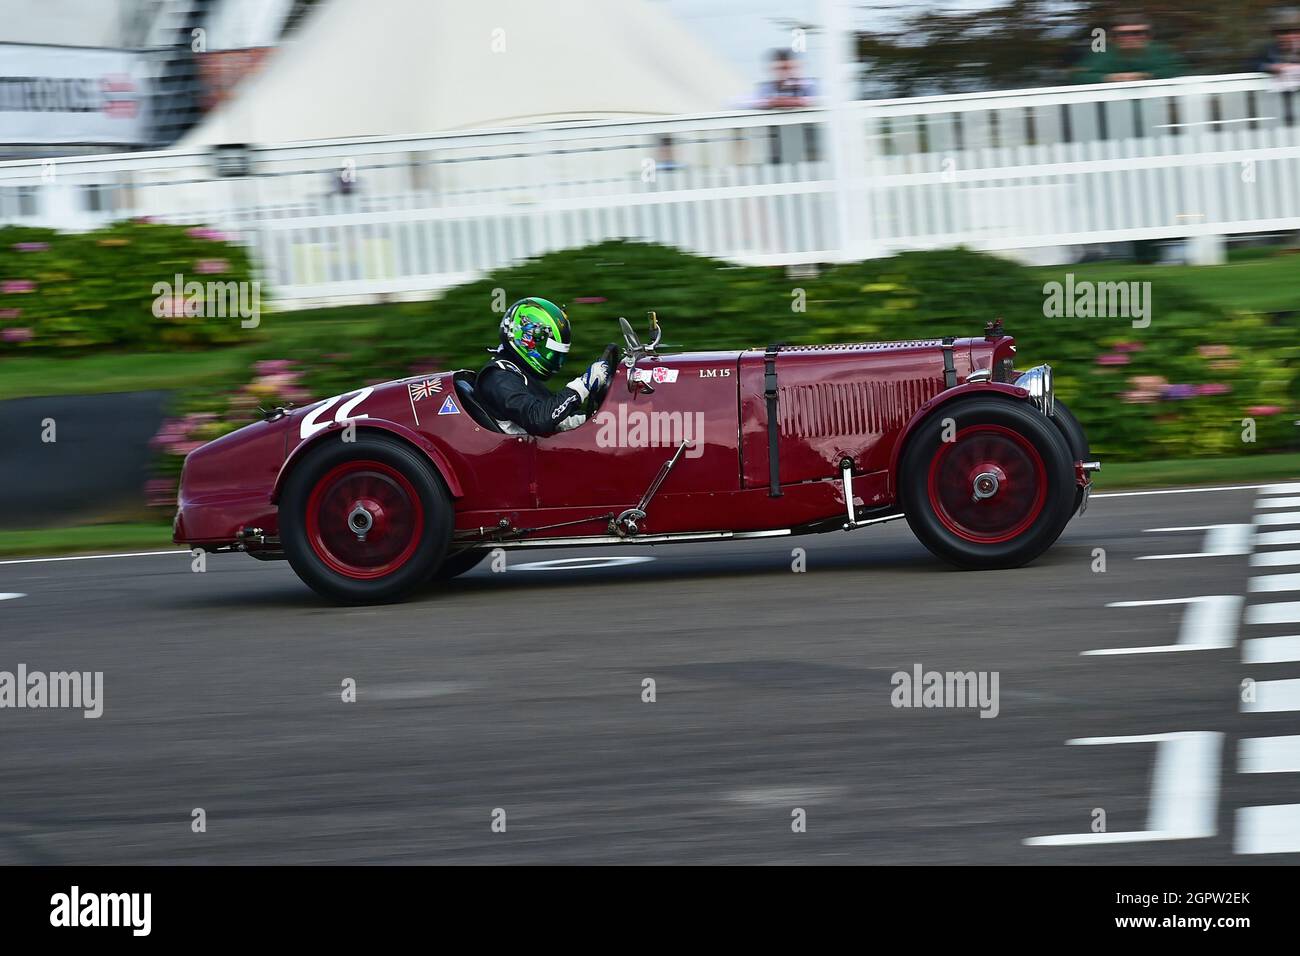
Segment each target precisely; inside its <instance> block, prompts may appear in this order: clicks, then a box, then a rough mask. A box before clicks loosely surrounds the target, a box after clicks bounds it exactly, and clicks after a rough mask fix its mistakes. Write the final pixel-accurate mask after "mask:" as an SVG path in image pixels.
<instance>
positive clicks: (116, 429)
mask: <svg viewBox="0 0 1300 956" xmlns="http://www.w3.org/2000/svg"><path fill="white" fill-rule="evenodd" d="M167 398H168V393H167V392H121V393H118V394H111V395H64V396H58V397H55V398H18V399H13V400H12V401H7V402H0V436H2V438H0V501H2V502H3V504H2V505H0V528H40V527H46V526H50V525H58V524H67V523H69V522H74V521H84V520H86V519H88V518H100V517H107V516H112V515H114V514H120V513H124V512H127V511H137V512H138V511H139V510H141V509H142V507H143V504H144V483H145V481H146V480H147V479H148V477H149V469H150V465H151V462H152V460H153V451H152V449H150V447H149V440H150V439H151V438H153V436H154V435H155V434H156V433H157V431H158V428H159V426H160V425H161V424H162V420H163V417H164V411H165V408H166V403H167ZM46 419H50V420H52V421H53V424H54V429H55V430H54V437H55V441H53V442H45V441H42V440H41V437H42V433H43V432H45V430H46V428H45V426H44V425H43V424H42V423H43V422H44V421H45V420H46Z"/></svg>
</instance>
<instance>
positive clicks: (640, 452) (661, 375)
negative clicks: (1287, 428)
mask: <svg viewBox="0 0 1300 956" xmlns="http://www.w3.org/2000/svg"><path fill="white" fill-rule="evenodd" d="M1014 352H1015V348H1014V341H1013V339H1012V338H1011V337H1010V336H1007V335H1003V334H1001V330H1000V328H999V329H996V330H991V331H990V332H989V334H988V335H986V336H985V337H982V338H962V339H945V340H938V339H936V340H929V341H911V342H889V343H871V344H858V345H824V346H786V347H782V348H781V349H780V350H779V351H778V352H776V353H775V354H774V355H772V356H768V355H765V350H764V349H747V350H741V351H719V352H692V353H683V354H663V355H654V354H651V355H648V356H645V357H641V358H639V360H638V361H637V364H636V365H635V366H634V367H633V368H629V367H628V365H627V364H626V363H620V364H619V366H618V368H617V371H616V374H615V377H614V380H613V383H612V386H611V388H610V391H609V392H608V394H607V396H606V397H605V398H604V399H603V403H602V405H601V407H600V410H599V415H598V416H596V418H595V420H591V421H588V422H587V423H586V424H584V425H582V426H580V427H578V428H576V429H573V430H571V431H567V432H563V433H560V434H556V435H553V436H549V437H543V438H534V437H531V436H528V435H517V434H503V433H501V432H499V431H498V430H496V429H495V428H494V427H493V425H492V423H491V422H490V421H484V420H483V418H484V416H483V415H482V414H481V413H480V414H478V415H477V416H476V415H475V414H471V408H470V407H469V405H471V404H473V403H472V401H471V400H470V399H471V394H469V392H470V390H469V389H467V388H466V385H460V386H459V387H458V385H457V381H456V380H457V379H464V380H466V384H468V380H469V379H472V373H452V372H446V373H440V374H434V375H427V376H417V377H413V378H410V379H403V380H399V381H394V382H389V383H386V384H383V385H378V386H374V387H368V388H364V389H359V390H357V391H354V392H350V393H347V394H345V395H342V396H337V397H335V398H332V399H329V400H327V401H324V402H319V403H316V404H314V405H310V406H307V407H305V408H301V409H296V410H292V411H287V412H284V413H282V414H277V415H273V416H271V419H272V420H268V421H262V422H257V423H255V424H252V425H249V426H247V427H245V428H242V429H240V430H239V431H236V432H234V433H232V434H230V435H227V436H225V437H223V438H220V439H217V440H216V441H213V442H211V443H210V444H208V445H205V446H204V447H202V448H200V449H198V450H196V451H194V452H193V453H191V454H190V456H189V457H188V458H187V460H186V462H185V467H184V473H183V477H182V482H181V489H180V497H179V510H178V512H177V515H176V522H175V540H176V541H177V542H179V543H184V544H187V545H190V546H193V547H198V548H203V549H206V550H225V549H235V550H246V551H249V552H250V553H253V554H255V555H259V552H260V553H261V555H260V556H268V557H274V556H278V555H277V554H276V551H277V547H278V543H279V536H280V532H281V527H280V521H281V516H280V514H279V509H278V505H279V503H280V496H281V492H282V490H283V488H284V485H285V481H286V477H287V476H288V475H290V474H291V473H292V472H293V470H294V468H295V467H296V466H297V465H298V463H299V462H300V461H301V460H302V459H303V457H304V455H306V454H307V453H308V452H309V450H310V449H311V448H312V447H313V446H315V445H316V444H317V443H320V442H323V441H329V440H334V441H337V440H338V439H339V437H340V436H339V435H338V433H339V432H340V431H341V430H344V429H349V428H350V429H355V430H356V432H357V433H361V432H362V431H363V430H378V431H380V432H384V433H387V434H390V435H392V436H395V437H396V438H397V439H399V440H400V441H402V442H405V443H407V444H409V445H410V446H411V447H413V448H415V449H418V450H419V453H420V454H421V455H422V456H424V457H425V458H427V461H428V463H429V465H430V466H431V467H432V468H434V469H436V473H437V475H438V476H440V477H441V480H442V482H443V483H444V485H445V487H446V491H447V492H448V494H449V496H450V499H451V501H452V502H453V505H454V511H455V515H454V531H453V534H452V541H451V544H450V546H449V549H448V553H455V552H456V551H457V550H463V549H464V548H466V547H487V546H489V545H490V546H507V547H510V546H529V545H534V546H536V545H543V544H545V545H560V544H566V543H595V542H598V541H605V542H617V541H620V540H629V539H631V537H632V535H633V534H635V540H640V541H647V542H653V541H656V540H671V539H665V538H663V537H661V536H678V535H686V536H691V537H693V536H696V535H699V536H704V537H719V536H733V535H742V534H746V533H757V532H773V533H777V532H784V531H790V532H794V533H797V532H798V531H800V530H827V528H829V527H832V526H839V525H837V524H836V523H837V522H839V523H840V524H842V523H843V521H844V520H847V516H848V515H849V502H847V501H846V495H845V488H846V484H848V483H846V482H845V480H844V479H845V468H844V466H845V464H846V463H851V469H850V470H851V476H850V477H851V485H850V486H851V489H852V495H853V499H854V501H853V502H852V504H853V511H854V513H855V514H856V516H857V517H858V518H859V519H863V520H865V519H869V518H871V517H872V516H874V515H884V516H888V515H891V514H892V515H897V514H898V511H899V482H898V469H899V460H900V455H901V453H902V451H903V449H904V448H905V446H906V444H907V442H908V439H909V436H910V435H911V434H912V432H913V431H914V430H915V429H916V428H917V427H918V426H919V424H920V423H922V422H923V421H925V420H927V418H928V417H929V416H931V415H932V414H933V413H934V412H935V411H936V410H938V409H940V408H942V407H943V406H945V405H946V404H948V403H950V402H954V401H957V400H959V399H962V398H963V397H970V396H997V397H998V398H1000V399H1002V400H1005V401H1007V402H1011V403H1016V404H1022V405H1024V404H1028V403H1030V401H1031V398H1032V396H1031V394H1030V391H1029V390H1028V389H1027V388H1023V387H1019V386H1017V385H1016V384H1014V381H1015V379H1016V378H1017V376H1018V375H1019V374H1020V373H1017V372H1014V371H1013V370H1012V362H1013V359H1014ZM769 358H770V359H771V361H772V367H773V369H774V371H775V374H776V381H777V389H776V408H777V409H778V412H777V415H778V422H777V428H776V435H775V436H774V437H773V436H771V435H770V433H769V422H768V396H767V394H765V393H766V391H767V387H768V385H769V382H768V381H767V379H766V371H767V369H766V368H765V362H766V361H767V360H768V359H769ZM629 376H632V378H633V380H632V381H631V382H630V381H629ZM641 379H644V380H646V381H648V382H650V383H652V384H653V391H652V392H650V393H648V394H647V393H646V392H645V391H643V390H642V388H641V387H640V385H639V381H638V380H641ZM412 386H415V387H414V388H412ZM655 414H658V416H659V420H660V422H661V423H662V425H663V427H662V428H660V429H659V435H658V437H659V438H660V439H661V440H655V435H652V434H643V435H642V436H640V440H632V439H634V438H636V436H632V435H630V434H629V433H628V429H629V428H631V427H633V426H632V425H631V424H629V423H632V422H635V420H636V419H637V417H638V416H640V417H641V420H642V421H646V420H650V421H653V420H654V416H655ZM674 415H676V416H678V419H679V420H680V424H675V423H674V420H673V418H672V416H674ZM602 416H603V417H602ZM619 416H622V417H623V421H624V424H623V426H620V425H619ZM687 416H689V422H694V423H699V429H698V430H699V432H700V433H699V434H698V435H692V434H686V429H689V428H690V427H691V426H690V424H689V423H688V419H687ZM620 427H622V428H623V429H624V431H623V432H620V431H619V428H620ZM674 429H676V432H674ZM683 435H684V437H685V438H686V439H688V440H689V441H688V444H689V447H688V448H687V449H686V451H685V454H683V455H680V456H679V460H678V461H677V462H676V464H675V465H674V467H673V468H672V469H671V471H669V473H668V474H667V475H666V477H664V478H663V481H662V486H661V487H659V488H658V490H657V493H656V494H655V495H654V497H653V501H652V503H651V504H650V505H649V506H648V507H646V508H645V512H646V515H645V517H644V518H643V519H641V520H639V521H638V522H636V526H635V527H634V528H628V527H627V526H626V525H616V524H615V522H614V520H613V518H612V517H611V516H617V515H620V514H623V513H624V512H625V511H627V510H628V509H633V508H635V507H636V506H637V505H638V503H639V502H641V500H642V497H643V495H644V494H645V493H646V491H647V489H648V488H650V486H651V485H652V483H653V482H654V481H655V480H656V477H657V476H659V475H660V473H661V469H663V468H664V466H665V462H666V461H667V460H668V459H669V457H670V456H672V455H673V453H674V451H676V450H677V446H679V445H680V444H681V443H682V441H681V440H682V437H683ZM773 440H775V442H776V447H777V462H778V467H777V479H778V484H779V489H777V491H778V493H776V494H773V488H772V487H771V479H772V474H771V471H770V456H769V443H770V441H773ZM1076 464H1077V465H1079V466H1081V467H1079V468H1078V469H1077V480H1078V484H1079V486H1080V487H1081V488H1084V487H1086V486H1087V483H1088V475H1087V474H1086V472H1085V471H1084V470H1083V467H1082V466H1083V464H1084V463H1082V462H1076ZM575 476H581V479H580V480H578V479H577V478H575ZM1071 493H1072V494H1073V491H1071ZM1058 533H1059V532H1058Z"/></svg>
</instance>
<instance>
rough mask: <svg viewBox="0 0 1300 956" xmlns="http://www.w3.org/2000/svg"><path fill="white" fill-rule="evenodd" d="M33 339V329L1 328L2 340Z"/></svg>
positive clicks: (28, 340)
mask: <svg viewBox="0 0 1300 956" xmlns="http://www.w3.org/2000/svg"><path fill="white" fill-rule="evenodd" d="M31 340H32V330H31V329H18V328H10V329H0V342H30V341H31Z"/></svg>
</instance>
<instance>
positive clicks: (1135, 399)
mask: <svg viewBox="0 0 1300 956" xmlns="http://www.w3.org/2000/svg"><path fill="white" fill-rule="evenodd" d="M1156 397H1157V396H1156V393H1155V392H1144V391H1142V390H1140V389H1135V390H1133V391H1131V392H1125V393H1124V394H1123V395H1121V396H1120V398H1122V399H1123V400H1124V401H1126V402H1128V403H1129V404H1130V405H1149V404H1150V403H1152V402H1154V401H1155V400H1156Z"/></svg>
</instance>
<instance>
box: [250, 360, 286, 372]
mask: <svg viewBox="0 0 1300 956" xmlns="http://www.w3.org/2000/svg"><path fill="white" fill-rule="evenodd" d="M292 368H293V360H292V359H263V360H262V361H261V362H255V363H253V372H254V373H255V374H257V375H281V374H283V373H285V372H288V371H290V370H291V369H292Z"/></svg>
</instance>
